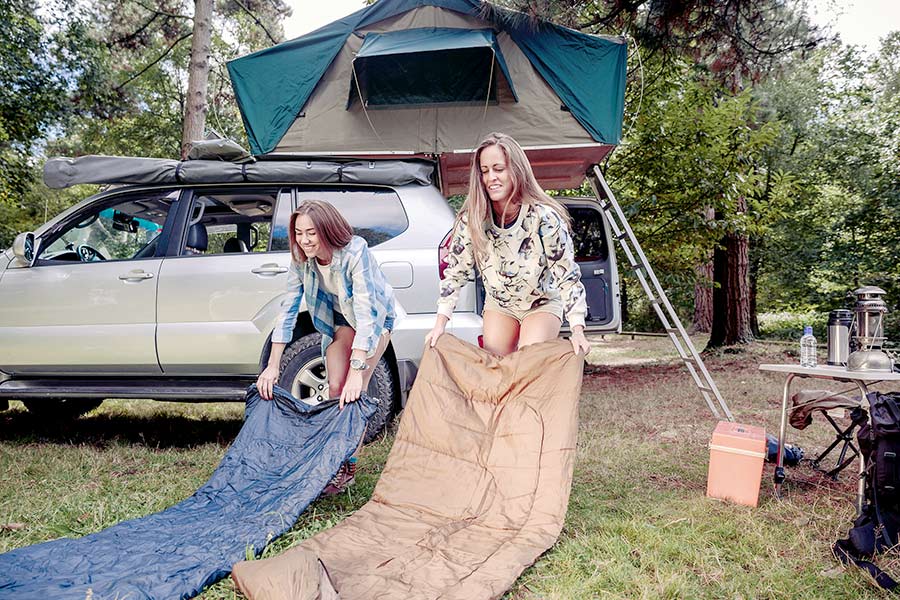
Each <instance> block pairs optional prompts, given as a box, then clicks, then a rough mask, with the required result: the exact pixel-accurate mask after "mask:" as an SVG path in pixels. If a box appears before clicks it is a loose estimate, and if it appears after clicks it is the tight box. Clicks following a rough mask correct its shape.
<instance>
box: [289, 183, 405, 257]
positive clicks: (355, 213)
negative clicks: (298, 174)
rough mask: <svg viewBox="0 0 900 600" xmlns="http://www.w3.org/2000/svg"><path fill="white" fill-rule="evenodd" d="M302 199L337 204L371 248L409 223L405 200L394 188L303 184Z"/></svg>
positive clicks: (391, 236)
mask: <svg viewBox="0 0 900 600" xmlns="http://www.w3.org/2000/svg"><path fill="white" fill-rule="evenodd" d="M298 199H299V202H302V201H304V200H324V201H325V202H328V203H330V204H332V205H334V207H335V208H337V209H338V211H339V212H340V213H341V214H342V215H344V218H345V219H347V222H348V223H350V225H351V226H352V227H353V232H354V233H355V234H356V235H358V236H360V237H361V238H363V239H364V240H366V242H367V243H368V244H369V247H370V248H374V247H375V246H377V245H378V244H382V243H384V242H386V241H388V240H390V239H392V238H395V237H397V236H398V235H400V234H401V233H403V232H404V231H406V229H407V228H408V227H409V220H408V219H407V217H406V211H405V210H403V203H402V202H401V201H400V197H399V196H398V195H397V192H395V191H394V190H391V189H386V188H376V187H371V188H367V187H358V188H357V187H354V188H350V189H337V188H313V187H302V188H300V190H299V192H298Z"/></svg>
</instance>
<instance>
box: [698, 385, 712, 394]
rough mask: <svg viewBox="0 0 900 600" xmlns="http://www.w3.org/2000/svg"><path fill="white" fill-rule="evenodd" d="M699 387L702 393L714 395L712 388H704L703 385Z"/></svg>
mask: <svg viewBox="0 0 900 600" xmlns="http://www.w3.org/2000/svg"><path fill="white" fill-rule="evenodd" d="M697 387H698V388H700V391H701V392H706V393H708V394H712V393H713V391H712V388H708V387H704V386H702V385H698V386H697Z"/></svg>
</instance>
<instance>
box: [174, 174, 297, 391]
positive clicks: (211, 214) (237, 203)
mask: <svg viewBox="0 0 900 600" xmlns="http://www.w3.org/2000/svg"><path fill="white" fill-rule="evenodd" d="M292 210H293V194H292V191H291V189H290V188H287V187H285V188H282V187H281V186H231V187H221V186H219V187H198V188H195V189H193V190H191V191H190V192H189V194H188V197H186V198H185V204H184V209H183V213H182V214H180V215H179V222H180V223H181V225H180V226H179V233H180V235H179V236H173V238H172V243H171V244H170V246H169V251H168V252H167V256H166V258H165V259H164V261H163V265H162V268H161V275H160V278H159V300H158V311H157V313H158V314H157V334H156V335H157V349H158V352H159V362H160V365H161V366H162V369H163V372H164V373H165V374H166V375H199V376H212V375H234V376H248V375H254V374H256V373H257V372H258V371H259V357H260V353H261V351H262V348H263V346H264V344H265V342H266V339H267V337H268V335H269V332H270V331H271V327H272V324H273V323H274V321H275V319H276V318H277V316H278V314H279V313H280V309H281V303H280V299H281V296H282V295H283V294H284V292H285V286H286V282H287V271H288V266H289V264H290V252H289V251H288V237H287V235H288V231H287V227H288V220H289V218H290V214H291V211H292Z"/></svg>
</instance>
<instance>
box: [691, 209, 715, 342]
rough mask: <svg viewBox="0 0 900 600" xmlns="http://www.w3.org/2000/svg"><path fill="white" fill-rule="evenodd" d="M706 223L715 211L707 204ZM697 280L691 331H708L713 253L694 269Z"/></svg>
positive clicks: (711, 293)
mask: <svg viewBox="0 0 900 600" xmlns="http://www.w3.org/2000/svg"><path fill="white" fill-rule="evenodd" d="M701 212H702V214H703V217H704V219H706V222H707V223H710V222H712V221H713V220H714V219H715V218H716V211H715V209H713V207H711V206H707V207H706V208H704V209H703V210H702V211H701ZM694 271H695V273H696V275H697V281H696V282H695V283H694V319H693V323H692V324H691V331H692V332H694V333H709V332H710V331H711V330H712V317H713V288H712V286H713V253H712V252H710V253H709V254H707V256H706V261H704V262H703V263H702V264H700V265H697V267H696V268H695V269H694Z"/></svg>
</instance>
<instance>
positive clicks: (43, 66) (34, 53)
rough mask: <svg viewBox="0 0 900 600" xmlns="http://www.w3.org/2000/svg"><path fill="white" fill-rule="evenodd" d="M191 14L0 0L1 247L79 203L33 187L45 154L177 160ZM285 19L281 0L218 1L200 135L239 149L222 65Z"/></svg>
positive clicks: (168, 2)
mask: <svg viewBox="0 0 900 600" xmlns="http://www.w3.org/2000/svg"><path fill="white" fill-rule="evenodd" d="M192 7H193V2H190V1H189V0H162V1H160V2H153V3H150V2H143V1H142V0H101V1H99V2H94V3H90V4H85V3H76V4H72V3H68V2H65V1H64V0H50V1H49V2H45V3H41V4H39V3H38V2H36V1H35V0H0V21H2V22H3V23H4V27H3V28H2V29H0V247H6V246H7V245H8V244H9V243H10V242H11V241H12V238H13V237H14V236H15V235H16V234H17V233H18V232H20V231H25V230H28V229H34V228H35V227H37V225H39V224H40V223H41V222H43V221H44V220H45V219H46V218H47V216H53V215H54V214H56V213H57V212H59V210H61V209H63V208H66V207H67V206H68V205H70V204H71V203H72V202H73V201H75V200H76V199H79V198H80V197H83V196H77V195H75V194H72V193H69V192H63V193H59V192H52V191H49V190H47V189H46V188H45V187H44V186H43V185H41V184H40V183H38V179H39V173H40V164H41V162H42V157H43V156H56V155H70V156H77V155H82V154H111V155H125V156H154V157H169V158H171V157H176V156H178V154H179V151H180V145H181V130H182V117H183V114H184V105H185V97H184V96H185V91H186V88H187V66H188V62H189V59H190V36H191V31H192V29H191V28H192V19H191V14H192V10H193V9H192ZM39 8H40V9H42V10H39ZM289 11H290V9H289V8H287V6H286V5H285V4H284V3H283V2H281V0H241V1H240V2H238V1H235V0H219V1H218V2H217V4H216V10H215V15H214V23H213V39H212V49H211V56H210V68H211V73H210V82H209V109H208V117H207V125H208V127H209V128H213V129H216V130H218V131H219V133H221V134H223V135H225V136H228V137H232V138H234V139H236V140H239V141H244V132H243V127H242V124H241V120H240V117H239V115H238V111H237V106H236V104H235V102H234V98H233V95H232V92H231V86H230V82H229V79H228V75H227V72H226V69H225V62H226V61H227V60H230V59H231V58H234V57H235V56H238V55H240V54H245V53H247V52H250V51H253V50H257V49H260V48H262V47H266V46H268V45H271V44H272V43H274V41H275V40H279V39H281V37H282V36H283V31H282V28H281V19H282V18H283V17H284V16H285V15H286V14H289ZM82 191H83V190H82Z"/></svg>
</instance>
